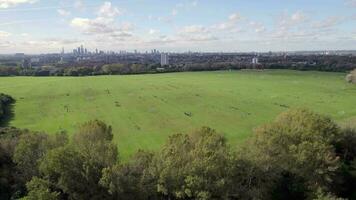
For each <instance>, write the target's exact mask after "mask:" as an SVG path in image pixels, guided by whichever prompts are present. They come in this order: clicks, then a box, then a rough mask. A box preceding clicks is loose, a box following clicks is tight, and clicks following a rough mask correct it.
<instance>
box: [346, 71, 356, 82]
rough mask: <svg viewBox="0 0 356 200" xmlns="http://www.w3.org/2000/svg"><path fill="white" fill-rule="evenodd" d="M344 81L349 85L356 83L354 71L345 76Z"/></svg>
mask: <svg viewBox="0 0 356 200" xmlns="http://www.w3.org/2000/svg"><path fill="white" fill-rule="evenodd" d="M346 81H347V82H349V83H356V69H354V70H353V71H351V72H350V73H349V74H348V75H347V76H346Z"/></svg>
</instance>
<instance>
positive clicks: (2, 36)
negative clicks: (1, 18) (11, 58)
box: [0, 31, 11, 38]
mask: <svg viewBox="0 0 356 200" xmlns="http://www.w3.org/2000/svg"><path fill="white" fill-rule="evenodd" d="M10 35H11V33H9V32H6V31H0V38H5V37H9V36H10Z"/></svg>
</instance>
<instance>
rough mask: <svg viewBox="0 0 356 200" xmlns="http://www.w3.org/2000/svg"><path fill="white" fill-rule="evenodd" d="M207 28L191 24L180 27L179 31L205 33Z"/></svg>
mask: <svg viewBox="0 0 356 200" xmlns="http://www.w3.org/2000/svg"><path fill="white" fill-rule="evenodd" d="M206 32H208V30H207V29H206V28H205V27H203V26H201V25H191V26H185V27H183V28H182V30H181V31H180V33H206Z"/></svg>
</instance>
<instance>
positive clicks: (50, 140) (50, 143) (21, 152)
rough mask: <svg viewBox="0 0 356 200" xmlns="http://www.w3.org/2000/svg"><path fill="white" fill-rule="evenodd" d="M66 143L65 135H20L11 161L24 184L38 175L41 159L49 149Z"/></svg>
mask: <svg viewBox="0 0 356 200" xmlns="http://www.w3.org/2000/svg"><path fill="white" fill-rule="evenodd" d="M67 142H68V138H67V135H66V134H65V133H61V134H56V135H54V136H49V135H47V134H45V133H31V134H24V135H21V136H20V138H19V141H18V144H17V146H16V149H15V153H14V156H13V161H14V162H15V163H16V165H17V168H18V170H19V173H20V174H19V176H20V177H21V178H23V179H24V181H25V182H27V181H30V180H31V178H32V177H33V176H38V175H39V164H40V161H41V159H42V158H43V157H44V155H45V154H46V153H47V151H49V150H50V149H54V148H57V147H60V146H63V145H65V144H66V143H67Z"/></svg>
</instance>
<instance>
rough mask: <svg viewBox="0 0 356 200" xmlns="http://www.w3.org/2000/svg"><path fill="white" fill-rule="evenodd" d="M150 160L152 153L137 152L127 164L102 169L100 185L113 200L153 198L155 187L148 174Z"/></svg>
mask: <svg viewBox="0 0 356 200" xmlns="http://www.w3.org/2000/svg"><path fill="white" fill-rule="evenodd" d="M152 158H153V154H152V153H149V152H145V151H139V152H137V153H136V154H135V155H134V156H133V157H132V158H131V159H130V161H129V162H127V163H125V164H116V165H114V166H112V167H110V168H106V169H104V171H103V177H102V178H101V180H100V184H101V185H103V186H104V187H106V188H108V191H109V193H110V194H111V195H112V197H113V198H114V199H128V200H129V199H137V200H140V199H142V200H145V199H149V198H153V197H154V196H155V194H156V187H155V186H156V185H155V182H154V178H152V176H151V175H150V173H149V166H150V164H151V163H152Z"/></svg>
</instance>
